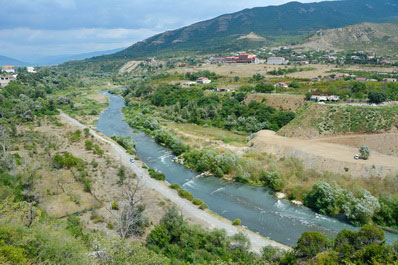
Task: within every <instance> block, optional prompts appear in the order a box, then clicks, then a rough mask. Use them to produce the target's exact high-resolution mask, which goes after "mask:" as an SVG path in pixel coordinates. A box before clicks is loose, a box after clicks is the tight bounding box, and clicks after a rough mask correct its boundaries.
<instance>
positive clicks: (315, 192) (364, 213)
mask: <svg viewBox="0 0 398 265" xmlns="http://www.w3.org/2000/svg"><path fill="white" fill-rule="evenodd" d="M304 205H306V206H308V207H310V208H312V209H314V210H316V211H318V212H320V213H321V214H325V215H331V216H336V215H338V214H342V215H344V216H345V217H346V218H347V220H348V221H349V222H350V223H352V224H353V225H357V226H360V225H363V224H368V223H370V222H371V221H372V218H373V217H374V216H375V214H376V213H377V212H378V211H379V210H380V204H379V201H378V200H377V198H375V197H374V196H372V195H371V194H370V193H369V192H368V191H366V190H359V191H357V192H356V193H355V194H353V193H351V192H349V191H347V190H344V189H340V188H339V187H337V186H331V185H330V184H328V183H325V182H320V183H317V184H315V185H314V186H313V187H312V189H311V191H310V192H309V193H308V194H307V196H306V197H305V198H304Z"/></svg>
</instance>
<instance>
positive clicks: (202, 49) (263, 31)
mask: <svg viewBox="0 0 398 265" xmlns="http://www.w3.org/2000/svg"><path fill="white" fill-rule="evenodd" d="M396 21H398V2H397V1H396V0H342V1H325V2H319V3H306V4H303V3H299V2H290V3H287V4H284V5H280V6H268V7H257V8H252V9H245V10H242V11H239V12H236V13H232V14H226V15H222V16H219V17H217V18H214V19H210V20H207V21H203V22H199V23H196V24H193V25H191V26H187V27H183V28H180V29H177V30H173V31H167V32H164V33H161V34H158V35H155V36H153V37H150V38H148V39H146V40H144V41H141V42H138V43H136V44H134V45H132V46H130V47H129V48H127V49H125V50H123V51H120V52H118V53H116V54H113V55H111V56H104V57H99V58H96V59H98V60H103V59H105V60H106V59H127V58H142V57H146V56H158V55H165V54H166V55H167V54H169V55H182V54H184V53H209V52H223V51H236V50H240V49H247V48H250V47H258V46H263V45H272V44H290V43H292V42H295V41H297V40H302V39H304V38H306V37H308V36H309V35H311V34H313V33H315V32H316V31H317V30H320V29H330V28H339V27H344V26H348V25H353V24H358V23H362V22H375V23H381V22H396ZM254 36H255V37H254Z"/></svg>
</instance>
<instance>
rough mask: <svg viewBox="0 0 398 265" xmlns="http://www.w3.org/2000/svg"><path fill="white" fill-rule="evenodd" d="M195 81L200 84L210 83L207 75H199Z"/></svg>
mask: <svg viewBox="0 0 398 265" xmlns="http://www.w3.org/2000/svg"><path fill="white" fill-rule="evenodd" d="M196 83H197V84H201V85H206V84H210V83H211V80H210V79H208V78H207V77H199V78H198V79H197V80H196Z"/></svg>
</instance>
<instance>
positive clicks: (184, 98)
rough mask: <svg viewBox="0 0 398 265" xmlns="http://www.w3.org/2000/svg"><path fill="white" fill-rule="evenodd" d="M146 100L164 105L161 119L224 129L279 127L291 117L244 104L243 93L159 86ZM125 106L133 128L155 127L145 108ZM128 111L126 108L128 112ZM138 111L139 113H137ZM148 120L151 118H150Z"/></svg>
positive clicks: (245, 129) (266, 108)
mask: <svg viewBox="0 0 398 265" xmlns="http://www.w3.org/2000/svg"><path fill="white" fill-rule="evenodd" d="M260 87H261V89H262V88H264V87H265V88H267V89H268V88H269V89H271V88H272V90H273V89H274V87H273V86H272V85H266V84H259V85H258V88H259V89H260ZM138 90H139V88H134V89H133V90H132V91H129V93H128V94H127V95H126V96H125V98H126V100H127V99H128V98H129V97H130V96H131V95H133V96H134V95H135V94H136V93H137V91H138ZM146 99H147V100H148V101H150V102H151V104H153V105H155V106H160V107H163V108H164V111H163V112H161V113H158V115H161V116H162V117H163V118H165V119H169V120H170V119H171V120H173V121H176V122H190V123H195V124H199V125H204V124H207V125H211V126H214V127H219V128H224V129H227V130H237V131H243V132H257V131H259V130H261V129H272V130H275V131H276V130H279V129H280V128H281V127H283V126H284V125H286V124H287V123H288V122H290V121H291V120H292V119H293V118H294V113H292V112H285V111H277V110H275V109H274V108H272V107H268V106H266V105H264V104H262V103H259V102H256V101H251V102H250V103H246V102H245V101H244V100H243V99H244V95H241V96H239V97H238V96H236V97H235V98H234V97H230V96H229V95H224V96H221V95H218V94H215V93H211V94H208V95H205V94H204V93H203V91H202V90H200V89H197V88H189V89H184V88H181V87H179V86H176V85H174V86H171V85H162V86H160V87H158V88H156V89H153V93H152V94H150V95H148V96H146ZM129 107H130V108H131V110H133V111H134V112H135V113H134V115H131V116H130V115H128V123H129V125H130V126H132V127H135V128H141V127H143V128H147V129H149V130H151V131H154V130H157V129H158V128H159V124H158V122H156V121H154V120H153V119H154V118H153V117H152V118H150V117H149V116H148V115H147V114H143V112H144V111H145V112H146V111H147V109H148V108H147V107H143V106H142V105H138V104H130V105H129ZM131 110H130V111H131ZM140 112H141V113H140ZM151 119H152V120H151Z"/></svg>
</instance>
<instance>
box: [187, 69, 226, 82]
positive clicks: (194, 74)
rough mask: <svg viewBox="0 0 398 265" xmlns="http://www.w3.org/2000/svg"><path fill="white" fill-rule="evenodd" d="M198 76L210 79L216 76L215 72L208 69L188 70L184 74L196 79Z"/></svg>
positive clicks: (190, 78)
mask: <svg viewBox="0 0 398 265" xmlns="http://www.w3.org/2000/svg"><path fill="white" fill-rule="evenodd" d="M199 77H207V78H208V79H210V80H216V79H217V78H218V76H217V74H216V73H214V72H210V71H207V70H206V71H198V72H188V73H186V74H185V78H187V79H189V80H191V81H196V79H198V78H199Z"/></svg>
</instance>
